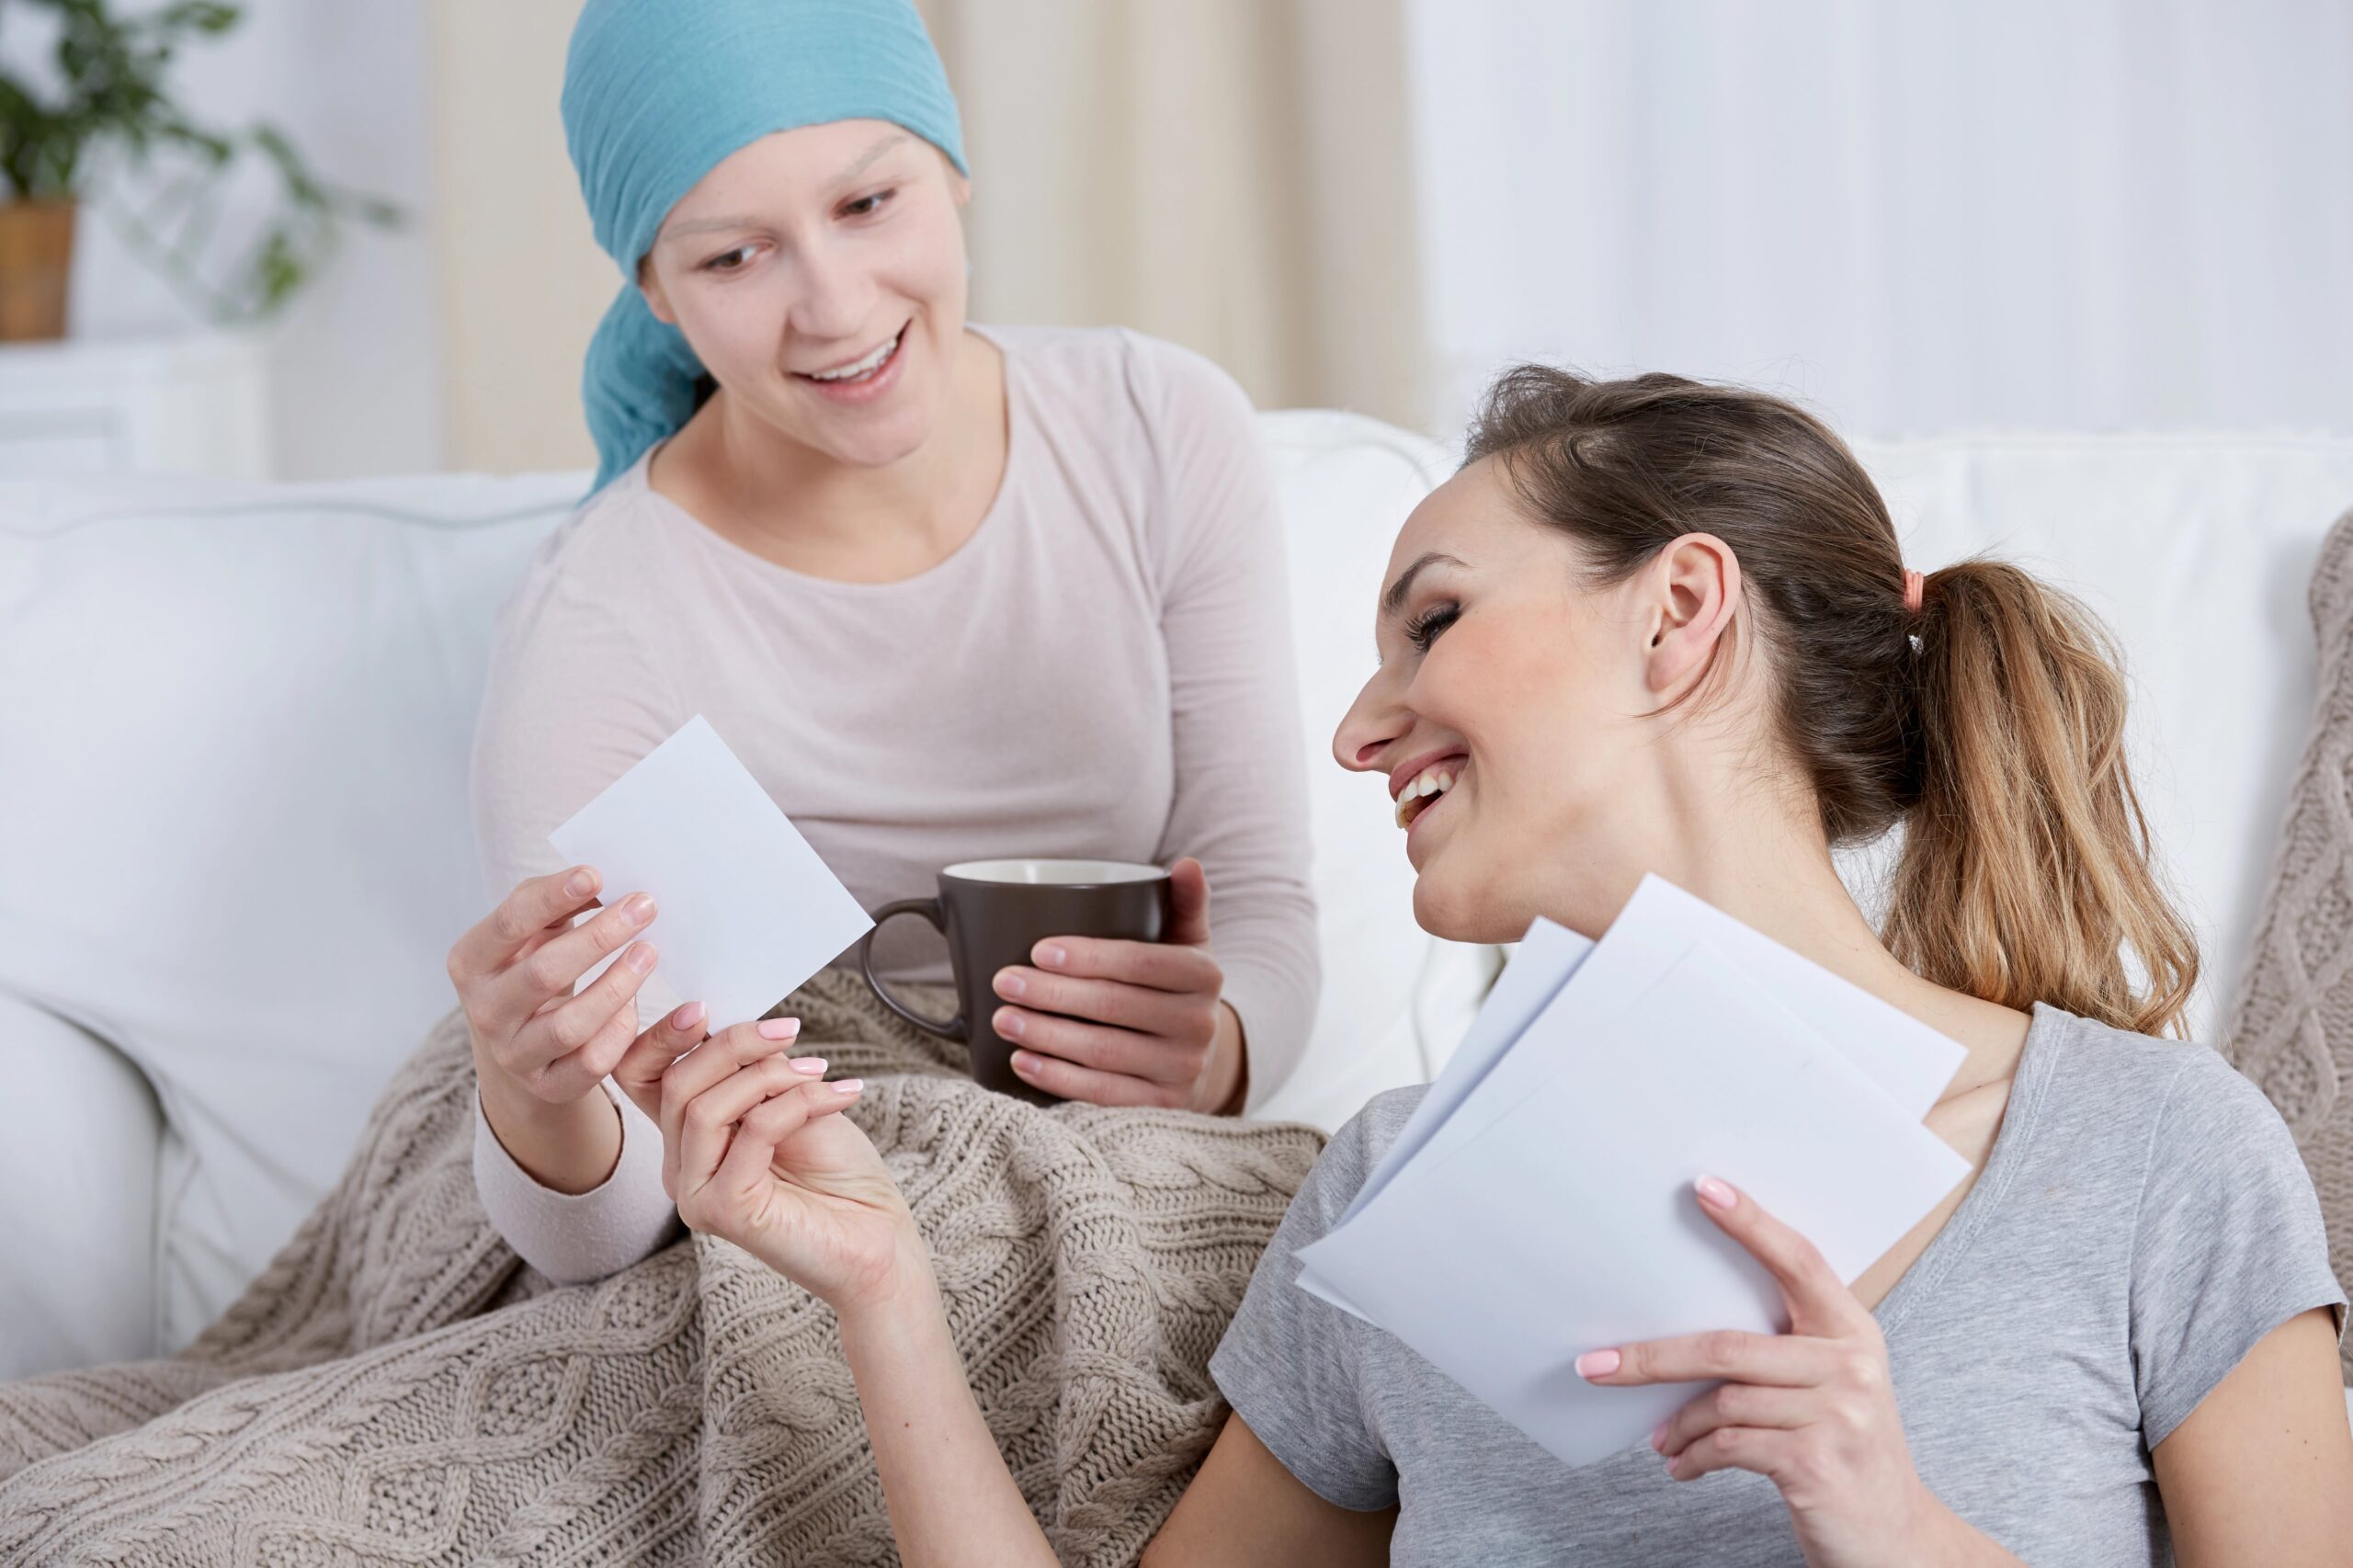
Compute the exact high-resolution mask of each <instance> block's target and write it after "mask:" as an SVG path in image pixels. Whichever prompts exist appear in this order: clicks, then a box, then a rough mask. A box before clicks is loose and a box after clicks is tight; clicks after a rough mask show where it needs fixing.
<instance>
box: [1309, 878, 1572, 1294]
mask: <svg viewBox="0 0 2353 1568" xmlns="http://www.w3.org/2000/svg"><path fill="white" fill-rule="evenodd" d="M1591 951H1593V941H1592V939H1591V938H1590V937H1580V936H1578V935H1577V934H1576V933H1575V932H1574V931H1572V930H1570V929H1568V928H1567V927H1566V926H1556V925H1554V924H1553V923H1552V921H1550V920H1547V919H1545V918H1544V917H1543V916H1542V915H1538V916H1537V917H1536V923H1535V924H1534V925H1532V926H1529V928H1528V935H1527V936H1525V937H1521V938H1520V941H1519V947H1518V950H1517V951H1515V952H1514V953H1513V954H1512V956H1511V962H1510V963H1508V964H1506V965H1505V966H1504V971H1503V972H1502V973H1501V974H1499V975H1497V976H1496V977H1495V984H1494V985H1493V986H1491V987H1490V988H1489V989H1488V992H1487V999H1486V1000H1485V1001H1484V1002H1483V1003H1481V1004H1480V1006H1479V1015H1478V1017H1475V1018H1473V1019H1472V1020H1471V1028H1470V1029H1469V1031H1468V1032H1466V1033H1465V1034H1464V1035H1463V1037H1462V1043H1461V1045H1458V1046H1456V1047H1455V1049H1454V1054H1453V1055H1452V1056H1450V1057H1449V1058H1447V1062H1446V1065H1445V1067H1443V1068H1442V1069H1440V1070H1439V1072H1438V1077H1437V1079H1436V1081H1434V1082H1433V1083H1432V1084H1431V1085H1430V1086H1429V1092H1428V1093H1427V1094H1425V1095H1424V1096H1422V1098H1421V1103H1420V1104H1418V1105H1416V1106H1415V1107H1414V1114H1413V1115H1412V1116H1410V1117H1408V1118H1406V1119H1405V1125H1404V1127H1402V1128H1400V1129H1399V1130H1398V1132H1397V1138H1396V1141H1395V1142H1392V1143H1391V1144H1390V1145H1389V1148H1388V1151H1387V1152H1386V1153H1383V1154H1382V1155H1381V1159H1380V1161H1379V1162H1378V1163H1377V1164H1375V1165H1374V1166H1373V1167H1372V1174H1371V1175H1370V1176H1367V1177H1365V1181H1364V1185H1363V1186H1362V1187H1358V1189H1357V1195H1356V1196H1355V1197H1354V1198H1352V1199H1349V1200H1348V1207H1347V1210H1345V1211H1344V1212H1343V1213H1342V1214H1341V1215H1340V1218H1339V1221H1338V1222H1337V1224H1336V1225H1335V1226H1334V1227H1333V1228H1334V1229H1338V1227H1339V1225H1345V1224H1347V1222H1348V1221H1350V1220H1353V1219H1354V1218H1356V1215H1357V1211H1358V1210H1360V1209H1362V1208H1363V1207H1364V1206H1365V1205H1366V1204H1367V1203H1370V1201H1371V1200H1372V1199H1373V1198H1374V1197H1375V1196H1376V1195H1377V1194H1378V1193H1379V1192H1380V1191H1381V1188H1382V1187H1387V1186H1388V1185H1389V1179H1390V1177H1392V1176H1395V1175H1396V1174H1397V1173H1398V1172H1399V1171H1400V1170H1402V1169H1404V1165H1405V1162H1406V1161H1408V1160H1410V1159H1412V1158H1413V1157H1414V1155H1415V1153H1416V1152H1417V1151H1419V1150H1420V1148H1421V1146H1422V1144H1423V1143H1424V1142H1426V1141H1427V1139H1428V1137H1429V1135H1430V1134H1431V1133H1432V1132H1434V1131H1437V1130H1438V1126H1439V1124H1440V1123H1442V1122H1444V1121H1445V1120H1446V1119H1447V1118H1448V1117H1449V1116H1451V1115H1452V1114H1453V1113H1454V1111H1455V1108H1457V1107H1459V1106H1461V1103H1462V1102H1463V1100H1464V1099H1465V1098H1467V1097H1468V1096H1470V1094H1471V1092H1472V1090H1474V1089H1476V1088H1477V1087H1478V1086H1479V1085H1480V1084H1481V1083H1483V1081H1484V1080H1485V1078H1486V1076H1487V1074H1488V1071H1489V1070H1490V1069H1492V1068H1493V1067H1494V1066H1495V1063H1496V1062H1500V1061H1502V1060H1503V1058H1504V1053H1505V1052H1506V1051H1509V1050H1510V1049H1511V1047H1512V1044H1513V1042H1514V1041H1515V1040H1518V1038H1519V1034H1520V1031H1521V1030H1522V1029H1525V1028H1527V1027H1528V1025H1529V1020H1530V1019H1532V1018H1534V1017H1536V1015H1537V1014H1538V1013H1539V1012H1540V1011H1542V1009H1543V1007H1544V1006H1545V1005H1546V1004H1547V1003H1549V1002H1551V1001H1552V997H1553V996H1554V994H1557V993H1558V992H1559V991H1560V989H1561V987H1562V986H1563V984H1565V983H1567V982H1568V978H1569V976H1571V975H1572V974H1574V973H1575V972H1576V970H1577V966H1578V965H1579V964H1581V963H1583V962H1584V961H1585V958H1586V954H1587V953H1590V952H1591ZM1312 1251H1313V1244H1310V1245H1309V1246H1308V1247H1306V1248H1303V1249H1302V1251H1301V1253H1300V1255H1299V1256H1301V1258H1302V1260H1303V1259H1305V1258H1306V1256H1307V1255H1308V1253H1309V1252H1312ZM1299 1288H1300V1289H1301V1290H1305V1291H1307V1292H1308V1293H1309V1294H1310V1295H1314V1296H1321V1297H1322V1298H1323V1299H1324V1300H1325V1301H1329V1302H1331V1303H1332V1304H1333V1305H1334V1306H1336V1307H1337V1308H1339V1309H1340V1310H1341V1311H1342V1312H1354V1313H1355V1314H1356V1315H1357V1316H1358V1317H1363V1316H1364V1315H1365V1314H1364V1313H1363V1312H1358V1310H1357V1308H1356V1306H1355V1305H1354V1304H1353V1303H1352V1302H1350V1301H1348V1300H1347V1297H1346V1295H1345V1294H1344V1293H1343V1292H1341V1291H1340V1290H1339V1289H1338V1288H1337V1287H1336V1286H1335V1285H1333V1284H1332V1283H1331V1282H1330V1281H1328V1280H1326V1279H1324V1278H1323V1277H1322V1276H1321V1275H1319V1274H1317V1273H1316V1272H1315V1269H1314V1267H1313V1265H1312V1264H1307V1265H1305V1266H1303V1267H1302V1268H1301V1269H1300V1272H1299Z"/></svg>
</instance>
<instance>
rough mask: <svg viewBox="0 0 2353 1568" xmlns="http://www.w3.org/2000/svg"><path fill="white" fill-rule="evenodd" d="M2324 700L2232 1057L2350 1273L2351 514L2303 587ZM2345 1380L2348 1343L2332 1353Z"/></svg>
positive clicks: (2350, 1369) (2352, 1378)
mask: <svg viewBox="0 0 2353 1568" xmlns="http://www.w3.org/2000/svg"><path fill="white" fill-rule="evenodd" d="M2312 620H2313V631H2314V632H2315V633H2316V634H2317V636H2318V639H2319V643H2320V695H2319V700H2318V702H2317V703H2316V704H2315V706H2314V709H2313V722H2312V730H2311V733H2310V734H2309V735H2308V736H2307V738H2306V739H2305V742H2304V750H2303V756H2302V760H2301V761H2299V762H2298V764H2297V766H2296V774H2295V780H2294V783H2293V784H2292V785H2291V786H2290V790H2289V795H2288V812H2287V818H2286V821H2285V822H2284V823H2283V824H2281V826H2280V829H2279V853H2278V855H2277V856H2276V858H2274V861H2273V864H2272V873H2271V885H2270V889H2269V891H2268V893H2267V894H2266V895H2265V898H2264V903H2263V915H2262V918H2261V920H2260V921H2259V922H2258V923H2257V925H2256V931H2255V945H2254V958H2253V960H2252V962H2251V963H2250V965H2249V966H2248V970H2247V976H2246V985H2245V991H2244V993H2243V994H2241V995H2240V997H2239V1002H2238V1008H2237V1014H2236V1017H2235V1019H2234V1024H2233V1027H2232V1029H2231V1040H2230V1055H2231V1058H2232V1060H2233V1061H2234V1062H2237V1063H2238V1067H2239V1070H2240V1071H2241V1072H2243V1073H2245V1074H2246V1075H2247V1076H2248V1077H2250V1078H2252V1079H2254V1080H2255V1082H2256V1084H2258V1085H2261V1086H2262V1089H2263V1092H2264V1093H2265V1094H2266V1095H2268V1096H2270V1098H2271V1103H2272V1104H2273V1105H2275V1106H2278V1107H2279V1114H2280V1115H2281V1116H2282V1117H2284V1118H2286V1119H2287V1122H2288V1127H2289V1130H2290V1131H2292V1132H2293V1133H2294V1134H2295V1135H2296V1146H2297V1147H2298V1148H2299V1149H2301V1150H2302V1151H2303V1155H2304V1163H2305V1165H2307V1166H2309V1167H2310V1168H2311V1171H2312V1173H2313V1184H2314V1185H2315V1186H2317V1187H2319V1189H2320V1205H2321V1214H2322V1217H2323V1219H2325V1221H2327V1224H2328V1245H2329V1262H2330V1264H2331V1265H2332V1266H2333V1267H2335V1268H2336V1277H2337V1278H2339V1279H2348V1280H2353V512H2347V514H2346V515H2345V516H2344V517H2341V518H2339V519H2338V521H2337V524H2336V528H2334V529H2332V530H2331V531H2330V533H2329V536H2328V543H2327V545H2326V547H2325V549H2324V550H2323V551H2322V552H2321V560H2320V567H2319V570H2318V571H2316V572H2315V573H2313V582H2312ZM2338 1353H2339V1355H2340V1356H2341V1357H2342V1358H2343V1360H2344V1369H2345V1376H2346V1381H2347V1382H2348V1383H2353V1339H2348V1340H2347V1342H2346V1344H2345V1345H2344V1346H2342V1347H2341V1349H2340V1350H2339V1352H2338Z"/></svg>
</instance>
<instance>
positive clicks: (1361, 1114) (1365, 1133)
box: [1295, 1084, 1430, 1235]
mask: <svg viewBox="0 0 2353 1568" xmlns="http://www.w3.org/2000/svg"><path fill="white" fill-rule="evenodd" d="M1429 1092H1430V1086H1429V1085H1427V1084H1409V1085H1405V1086H1404V1088H1398V1089H1388V1090H1384V1091H1382V1092H1381V1093H1380V1094H1377V1095H1375V1096H1372V1098H1371V1099H1370V1100H1369V1101H1367V1102H1366V1103H1365V1107H1364V1108H1363V1109H1362V1110H1359V1111H1358V1112H1357V1113H1356V1115H1354V1116H1352V1117H1350V1118H1348V1119H1347V1121H1345V1122H1343V1123H1342V1124H1341V1126H1340V1130H1339V1131H1337V1132H1335V1133H1334V1134H1332V1138H1331V1142H1327V1143H1325V1144H1324V1153H1322V1154H1321V1155H1319V1156H1317V1158H1316V1161H1315V1168H1314V1170H1313V1171H1312V1172H1311V1173H1309V1175H1308V1178H1307V1183H1306V1185H1305V1186H1304V1187H1302V1188H1301V1189H1300V1195H1299V1203H1300V1204H1304V1205H1307V1206H1310V1207H1312V1208H1313V1210H1315V1213H1314V1216H1313V1218H1314V1219H1315V1221H1316V1223H1315V1233H1316V1234H1318V1235H1321V1234H1323V1233H1324V1231H1325V1230H1327V1229H1328V1228H1329V1227H1330V1226H1332V1225H1333V1224H1335V1223H1336V1222H1337V1221H1338V1220H1339V1218H1340V1214H1341V1212H1342V1211H1343V1210H1346V1209H1347V1206H1348V1205H1349V1204H1350V1203H1352V1202H1354V1201H1355V1200H1356V1196H1357V1194H1358V1193H1359V1192H1361V1191H1363V1190H1364V1184H1365V1183H1366V1182H1367V1181H1369V1180H1370V1179H1371V1177H1372V1173H1373V1170H1374V1168H1375V1167H1377V1166H1378V1165H1380V1164H1381V1157H1382V1156H1383V1155H1385V1154H1387V1153H1389V1151H1390V1149H1391V1147H1392V1145H1394V1144H1395V1143H1396V1142H1397V1139H1398V1135H1399V1134H1401V1133H1403V1132H1404V1131H1405V1123H1406V1122H1408V1121H1410V1120H1412V1119H1413V1115H1414V1110H1415V1108H1416V1107H1417V1106H1419V1105H1420V1104H1421V1103H1422V1099H1423V1097H1424V1096H1427V1094H1428V1093H1429ZM1295 1206H1296V1205H1295Z"/></svg>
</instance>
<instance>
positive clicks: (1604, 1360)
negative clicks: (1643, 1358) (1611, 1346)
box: [1577, 1350, 1625, 1381]
mask: <svg viewBox="0 0 2353 1568" xmlns="http://www.w3.org/2000/svg"><path fill="white" fill-rule="evenodd" d="M1624 1359H1625V1358H1624V1357H1622V1356H1620V1355H1619V1354H1618V1352H1616V1351H1615V1350H1588V1351H1586V1353H1585V1354H1584V1355H1582V1356H1580V1357H1578V1358H1577V1376H1578V1377H1581V1378H1585V1379H1586V1380H1588V1381H1590V1380H1591V1379H1594V1378H1606V1377H1608V1375H1609V1374H1610V1373H1612V1372H1614V1371H1616V1370H1617V1369H1618V1367H1619V1363H1620V1362H1621V1361H1623V1360H1624Z"/></svg>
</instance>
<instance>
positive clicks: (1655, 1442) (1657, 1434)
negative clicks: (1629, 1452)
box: [1651, 1421, 1666, 1454]
mask: <svg viewBox="0 0 2353 1568" xmlns="http://www.w3.org/2000/svg"><path fill="white" fill-rule="evenodd" d="M1651 1451H1652V1452H1653V1453H1658V1454H1663V1453H1665V1452H1666V1423H1665V1422H1664V1421H1662V1422H1660V1423H1659V1424H1658V1425H1657V1426H1654V1427H1652V1428H1651Z"/></svg>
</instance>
